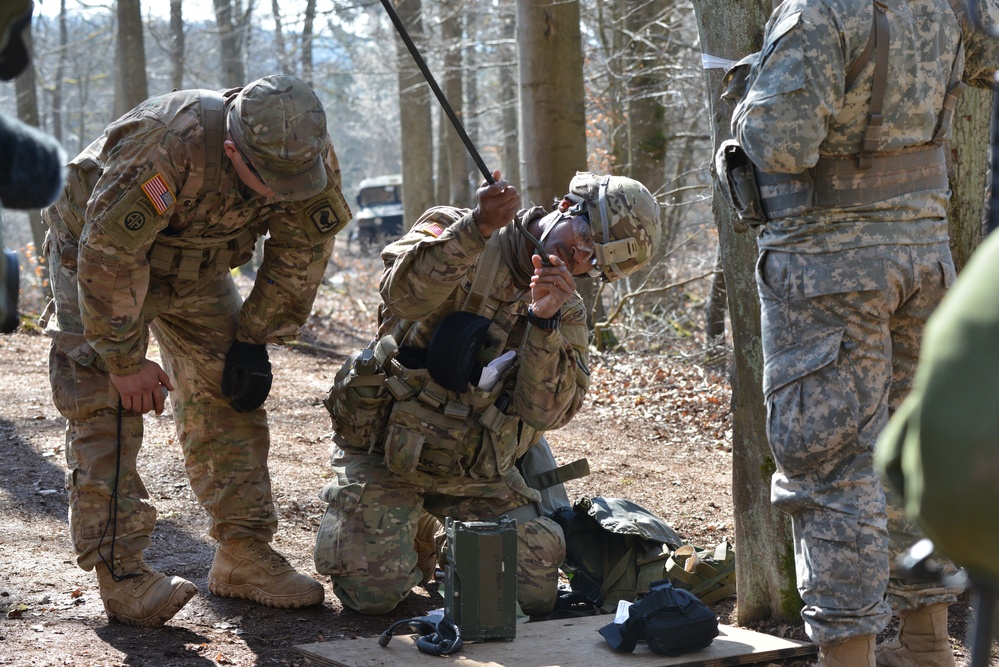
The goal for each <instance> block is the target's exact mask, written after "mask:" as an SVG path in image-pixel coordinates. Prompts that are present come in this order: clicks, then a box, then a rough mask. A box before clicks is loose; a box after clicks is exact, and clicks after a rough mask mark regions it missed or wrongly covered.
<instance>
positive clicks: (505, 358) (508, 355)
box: [476, 350, 517, 391]
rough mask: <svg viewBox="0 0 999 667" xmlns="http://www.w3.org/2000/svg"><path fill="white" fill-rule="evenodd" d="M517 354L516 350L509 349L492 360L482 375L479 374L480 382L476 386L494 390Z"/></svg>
mask: <svg viewBox="0 0 999 667" xmlns="http://www.w3.org/2000/svg"><path fill="white" fill-rule="evenodd" d="M516 356H517V351H516V350H507V351H506V352H504V353H503V354H501V355H500V356H498V357H496V358H495V359H493V360H492V361H490V362H489V365H488V366H486V367H485V368H483V369H482V375H481V376H479V384H478V385H476V386H477V387H478V388H479V389H481V390H482V391H492V388H493V387H495V386H496V382H497V380H499V379H500V376H502V375H503V373H504V372H506V369H508V368H510V366H512V365H513V360H514V358H515V357H516Z"/></svg>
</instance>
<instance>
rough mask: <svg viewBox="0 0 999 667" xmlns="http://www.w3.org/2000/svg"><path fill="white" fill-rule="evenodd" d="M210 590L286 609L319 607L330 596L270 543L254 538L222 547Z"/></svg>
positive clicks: (209, 578)
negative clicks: (316, 605) (317, 605)
mask: <svg viewBox="0 0 999 667" xmlns="http://www.w3.org/2000/svg"><path fill="white" fill-rule="evenodd" d="M208 590H210V591H211V592H212V593H214V594H215V595H221V596H222V597H227V598H243V599H245V600H253V601H254V602H258V603H260V604H263V605H267V606H268V607H280V608H282V609H287V608H290V607H307V606H309V605H314V604H319V603H321V602H322V601H323V598H324V597H325V595H326V591H325V590H324V589H323V585H322V584H321V583H319V582H318V581H316V580H315V579H311V578H309V577H306V576H305V575H303V574H299V573H298V572H296V571H295V568H293V567H292V566H291V564H290V563H289V562H288V561H287V560H286V559H285V557H284V556H282V555H281V554H279V553H278V552H276V551H274V549H272V548H271V546H270V545H269V544H267V543H266V542H260V541H258V540H254V539H245V540H238V541H233V542H224V543H221V544H219V546H218V549H216V551H215V560H214V561H212V569H211V571H209V572H208Z"/></svg>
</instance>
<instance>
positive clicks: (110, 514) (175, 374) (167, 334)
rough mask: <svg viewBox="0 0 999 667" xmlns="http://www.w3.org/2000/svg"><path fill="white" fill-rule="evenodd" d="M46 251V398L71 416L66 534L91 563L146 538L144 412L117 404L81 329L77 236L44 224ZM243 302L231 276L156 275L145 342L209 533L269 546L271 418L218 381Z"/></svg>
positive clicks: (149, 513) (151, 513)
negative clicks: (168, 279)
mask: <svg viewBox="0 0 999 667" xmlns="http://www.w3.org/2000/svg"><path fill="white" fill-rule="evenodd" d="M46 253H47V259H48V263H49V270H50V276H51V284H52V290H53V294H54V297H55V309H56V310H55V317H56V321H57V324H58V330H56V331H52V332H51V334H52V339H53V340H52V346H51V349H50V354H49V380H50V383H51V385H52V399H53V402H54V403H55V406H56V408H57V409H58V410H59V412H60V413H61V414H62V415H63V416H64V417H65V418H66V420H67V427H66V462H67V475H66V488H67V490H68V491H69V524H70V533H71V535H72V539H73V547H74V549H75V550H76V553H77V562H78V563H79V565H80V567H82V568H83V569H85V570H91V569H93V567H94V566H95V565H96V564H97V563H99V562H101V560H108V559H109V558H110V556H111V547H112V542H113V543H114V549H115V553H114V556H115V557H116V558H118V557H125V556H129V555H132V554H136V553H139V552H141V551H142V550H143V549H145V548H146V547H147V546H149V536H150V534H151V533H152V531H153V527H154V525H155V522H156V510H155V508H154V507H153V506H152V504H151V503H150V502H149V494H148V493H147V491H146V488H145V486H144V484H143V482H142V479H141V477H140V475H139V472H138V470H137V467H136V460H137V457H138V453H139V448H140V447H141V445H142V440H143V417H142V415H139V414H137V413H134V412H131V411H124V412H119V409H118V406H119V400H118V393H117V391H116V390H115V388H114V385H112V384H111V381H110V378H109V377H108V374H107V372H106V370H104V369H102V368H101V363H100V359H99V357H98V356H97V354H96V352H95V351H94V349H93V348H92V347H90V345H89V344H88V343H87V341H86V339H85V338H84V336H83V323H82V321H81V317H80V304H79V298H78V292H77V245H76V242H75V241H74V240H72V239H70V238H66V237H60V235H58V234H56V233H53V232H50V233H49V236H48V239H47V240H46ZM241 303H242V299H241V297H240V295H239V292H238V291H237V290H236V286H235V284H234V282H233V280H232V277H231V276H230V275H229V273H228V272H226V273H223V274H220V275H219V276H218V277H217V279H214V280H211V281H209V282H208V283H207V284H206V285H205V286H204V287H202V288H200V289H198V290H196V291H195V292H193V293H191V294H189V295H186V296H183V297H181V296H178V295H177V293H176V292H175V291H174V290H173V289H172V288H171V287H170V286H169V285H167V284H164V283H161V282H159V281H157V280H155V279H152V280H151V281H150V285H149V292H148V294H147V296H146V299H145V302H144V304H145V305H144V307H143V318H144V319H145V320H146V322H147V325H148V330H147V331H146V338H145V340H144V341H143V346H144V348H146V347H148V344H149V338H148V332H149V330H151V331H152V332H153V334H154V336H155V337H156V341H157V342H158V343H159V347H160V354H161V357H162V360H163V367H164V370H165V371H166V372H167V374H168V375H169V376H170V380H171V382H172V383H173V386H174V391H173V392H172V393H171V394H170V403H171V405H172V408H173V415H174V420H175V422H176V427H177V435H178V439H179V440H180V442H181V447H182V449H183V454H184V462H185V466H186V470H187V475H188V479H189V480H190V483H191V488H192V489H193V490H194V493H195V495H196V496H197V497H198V500H199V502H200V503H201V505H202V506H203V507H204V508H205V509H206V510H207V511H208V513H209V515H210V516H211V528H210V534H211V536H212V537H213V538H215V539H216V540H219V541H227V540H233V539H239V538H243V537H253V538H256V539H259V540H262V541H265V542H266V541H270V539H271V538H272V537H273V535H274V531H275V529H276V527H277V515H276V513H275V511H274V505H273V502H272V499H271V484H270V476H269V474H268V471H267V453H268V450H269V448H270V436H269V433H268V429H267V416H266V413H265V411H264V410H263V409H260V410H256V411H254V412H250V413H245V414H241V413H238V412H236V411H235V410H233V409H232V408H231V407H230V406H229V402H228V400H227V399H226V398H225V397H223V396H222V392H221V388H220V383H221V379H222V369H223V366H224V364H225V361H224V360H225V354H226V351H227V350H228V349H229V346H230V345H231V343H232V341H233V339H234V336H235V331H236V317H237V315H238V313H239V309H240V305H241ZM112 518H115V521H113V522H112V521H111V519H112ZM112 536H113V538H114V539H113V540H112Z"/></svg>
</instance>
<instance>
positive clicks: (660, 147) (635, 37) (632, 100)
mask: <svg viewBox="0 0 999 667" xmlns="http://www.w3.org/2000/svg"><path fill="white" fill-rule="evenodd" d="M658 15H659V6H658V3H652V2H646V3H644V4H639V5H637V6H636V7H635V8H634V10H633V11H632V12H630V13H629V14H628V17H627V20H626V21H625V26H626V28H627V34H628V35H629V36H630V37H631V43H630V44H628V49H627V53H629V54H630V60H631V62H630V63H629V67H628V70H629V72H628V77H627V81H628V154H629V157H630V162H631V170H630V172H629V175H630V176H631V177H632V178H634V179H636V180H638V181H641V182H642V183H644V184H645V187H647V188H648V189H649V191H650V192H652V193H657V192H659V191H660V190H661V189H662V187H663V186H664V185H665V178H666V166H665V157H666V133H665V130H666V125H667V123H666V118H665V115H666V110H665V108H664V107H663V105H662V103H661V102H660V97H659V95H660V94H661V93H662V91H663V90H664V89H665V87H666V81H665V80H664V77H663V75H662V71H663V70H662V69H660V68H659V67H658V64H659V60H658V59H659V57H661V56H660V49H661V48H662V45H663V44H671V43H672V42H671V40H670V39H669V35H668V34H667V33H666V31H665V27H664V25H663V24H662V23H661V22H660V21H658V20H657V18H658ZM663 245H664V246H665V245H666V244H663ZM664 249H665V248H664Z"/></svg>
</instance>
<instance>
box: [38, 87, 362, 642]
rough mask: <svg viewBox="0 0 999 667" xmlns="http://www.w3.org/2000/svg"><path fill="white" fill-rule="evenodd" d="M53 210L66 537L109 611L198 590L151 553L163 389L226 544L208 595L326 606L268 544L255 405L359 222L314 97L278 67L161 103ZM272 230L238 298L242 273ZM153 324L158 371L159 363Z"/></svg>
mask: <svg viewBox="0 0 999 667" xmlns="http://www.w3.org/2000/svg"><path fill="white" fill-rule="evenodd" d="M45 219H46V221H47V223H48V225H49V228H50V229H49V235H48V239H47V243H46V246H47V247H46V255H47V258H48V262H49V266H50V271H51V279H52V288H53V292H54V294H55V318H56V322H57V323H58V330H57V331H55V332H53V344H52V351H51V356H50V362H49V372H50V379H51V383H52V397H53V400H54V402H55V404H56V407H57V408H58V409H59V411H60V412H61V413H62V414H63V416H65V417H66V419H67V420H68V428H67V436H66V439H67V451H66V458H67V463H68V475H67V487H68V489H69V493H70V530H71V533H72V537H73V546H74V547H75V549H76V552H77V554H78V557H77V562H78V563H79V565H80V567H82V568H83V569H85V570H92V569H95V568H96V571H97V581H98V585H99V587H100V593H101V599H102V600H103V601H104V607H105V609H106V611H107V614H108V617H109V618H111V619H113V620H117V621H120V622H123V623H128V624H132V625H144V626H149V625H159V624H162V623H164V622H165V621H167V620H168V619H169V618H171V617H172V616H173V615H174V614H175V613H177V611H178V610H179V609H180V608H181V607H183V606H184V604H185V603H186V602H187V601H188V600H189V599H190V598H191V597H192V596H193V595H194V594H195V593H196V588H195V587H194V585H193V584H192V583H190V582H188V581H186V580H184V579H181V578H179V577H167V576H165V575H163V574H161V573H159V572H156V571H155V570H153V569H151V568H150V567H149V566H148V565H146V564H145V562H144V561H143V557H142V551H143V549H145V548H146V547H147V546H149V536H150V533H151V532H152V530H153V527H154V524H155V520H156V510H155V509H154V508H153V506H152V505H151V504H150V503H149V502H148V494H147V492H146V489H145V487H144V486H143V484H142V481H141V479H140V477H139V474H138V471H137V470H136V456H137V454H138V451H139V447H140V445H141V443H142V415H143V414H144V413H146V412H149V411H151V410H155V411H156V414H160V413H161V412H162V411H163V404H164V400H165V398H166V396H167V390H169V391H170V392H172V393H171V394H170V395H171V397H172V403H173V412H174V418H175V420H176V424H177V433H178V436H179V439H180V440H181V443H182V446H183V451H184V458H185V463H186V467H187V474H188V477H189V478H190V482H191V487H192V488H193V490H194V492H195V494H196V495H197V497H198V500H199V501H200V503H201V504H202V506H203V507H204V508H205V509H206V510H208V513H209V514H210V516H211V528H210V535H211V536H212V537H213V538H214V539H215V540H216V541H217V542H218V547H217V550H216V553H215V560H214V562H213V563H212V567H211V571H210V572H209V575H208V588H209V590H210V591H212V592H213V593H215V594H216V595H222V596H225V597H238V598H246V599H250V600H254V601H256V602H259V603H260V604H265V605H269V606H273V607H301V606H305V605H314V604H319V603H320V602H322V600H323V596H324V591H323V586H322V585H321V584H320V583H319V582H317V581H315V580H314V579H311V578H309V577H306V576H304V575H301V574H299V573H298V572H296V571H295V570H294V569H293V568H292V567H291V565H290V564H288V562H287V561H286V560H285V559H284V557H283V556H281V555H280V554H278V553H277V552H276V551H274V550H273V549H272V548H271V547H270V545H269V542H270V541H271V539H272V537H273V535H274V532H275V530H276V528H277V516H276V513H275V510H274V505H273V502H272V498H271V484H270V477H269V475H268V471H267V452H268V449H269V447H270V440H269V433H268V429H267V416H266V413H265V411H264V409H263V408H262V407H261V406H262V405H263V403H264V400H265V399H266V397H267V394H268V392H269V390H270V386H271V379H272V375H271V366H270V362H269V361H268V358H267V347H266V346H267V344H269V343H274V344H280V343H285V342H287V341H290V340H293V339H294V338H295V337H296V336H297V334H298V332H299V328H300V327H301V326H302V324H304V322H305V320H306V318H307V316H308V314H309V311H310V309H311V307H312V302H313V299H314V298H315V294H316V290H317V289H318V287H319V284H320V281H321V279H322V277H323V273H324V271H325V269H326V265H327V262H328V260H329V257H330V254H331V252H332V250H333V242H334V235H335V234H336V233H337V232H338V231H339V230H340V229H342V228H343V227H344V225H346V224H347V222H348V221H349V219H350V209H349V208H348V206H347V204H346V202H345V200H344V198H343V196H342V194H341V192H340V168H339V165H338V163H337V158H336V154H335V153H334V150H333V147H332V145H331V144H330V140H329V135H328V134H327V132H326V114H325V111H324V110H323V107H322V104H321V103H320V101H319V99H318V98H317V97H316V95H315V93H314V92H313V91H312V89H311V88H310V87H309V86H308V84H306V83H305V82H304V81H302V80H301V79H299V78H297V77H293V76H285V75H276V76H268V77H265V78H263V79H258V80H257V81H254V82H252V83H250V84H249V85H247V86H246V87H244V88H235V89H232V90H228V91H225V92H224V93H222V94H219V93H217V92H214V91H207V90H200V91H199V90H185V91H179V92H173V93H168V94H166V95H162V96H160V97H154V98H152V99H150V100H148V101H146V102H144V103H142V104H140V105H139V106H138V107H136V108H135V109H133V110H132V111H130V112H129V113H127V114H126V115H124V116H123V117H121V118H120V119H118V120H117V121H115V122H113V123H112V124H111V125H109V126H108V128H107V129H106V130H105V132H104V134H103V136H101V137H100V138H99V139H97V140H96V141H95V142H94V143H92V144H91V145H90V146H88V147H87V148H86V149H85V150H84V151H83V152H82V153H81V154H80V155H78V156H77V157H76V158H75V159H74V160H72V161H71V163H70V165H69V175H68V178H67V185H66V189H65V191H64V193H63V195H62V197H61V198H60V199H59V200H57V201H56V203H55V204H53V205H52V206H51V207H50V208H48V209H47V210H46V211H45ZM265 233H267V234H269V238H268V239H267V242H266V244H265V246H266V247H265V252H264V262H263V266H262V267H261V268H260V271H259V272H258V274H257V278H256V280H255V282H254V285H253V289H252V291H251V292H250V294H249V296H248V297H247V299H246V301H245V302H244V301H243V300H242V298H241V296H240V294H239V292H238V291H237V289H236V285H235V283H234V282H233V279H232V276H231V274H230V267H236V266H239V265H240V264H242V263H243V262H245V261H246V260H247V258H248V257H249V256H250V254H251V253H252V252H253V246H254V242H255V241H256V239H257V238H258V237H259V236H261V235H263V234H265ZM150 331H152V332H153V334H155V336H156V340H157V342H158V343H159V347H160V352H161V356H162V360H163V367H162V368H161V367H160V366H159V365H158V364H157V363H156V362H154V361H152V360H150V359H149V358H148V357H147V349H148V346H149V332H150Z"/></svg>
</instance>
